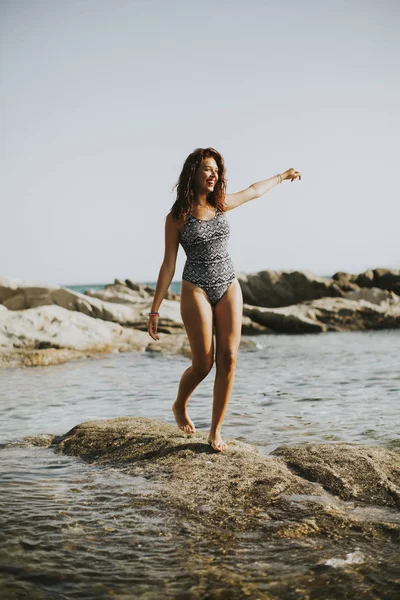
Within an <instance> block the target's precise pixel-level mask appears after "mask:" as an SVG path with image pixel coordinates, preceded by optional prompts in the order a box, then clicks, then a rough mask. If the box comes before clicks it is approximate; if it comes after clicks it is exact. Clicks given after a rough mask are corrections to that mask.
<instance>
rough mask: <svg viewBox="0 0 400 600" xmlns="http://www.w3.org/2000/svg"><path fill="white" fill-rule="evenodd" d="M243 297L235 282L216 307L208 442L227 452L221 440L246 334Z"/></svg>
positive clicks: (216, 448)
mask: <svg viewBox="0 0 400 600" xmlns="http://www.w3.org/2000/svg"><path fill="white" fill-rule="evenodd" d="M242 315H243V296H242V290H241V287H240V283H239V282H238V280H237V279H234V281H233V282H232V284H231V285H230V286H229V288H228V289H227V291H226V292H225V294H224V295H223V296H222V298H221V299H220V300H219V301H218V302H217V304H216V305H215V306H214V326H215V337H216V353H215V362H216V367H217V372H216V376H215V382H214V401H213V409H212V419H211V429H210V433H209V436H208V441H209V443H210V444H211V446H212V447H213V448H214V450H219V451H221V450H224V449H225V448H226V444H225V442H224V441H223V439H222V437H221V427H222V421H223V420H224V416H225V412H226V408H227V406H228V400H229V396H230V393H231V390H232V386H233V381H234V378H235V371H236V360H237V354H238V350H239V345H240V338H241V333H242Z"/></svg>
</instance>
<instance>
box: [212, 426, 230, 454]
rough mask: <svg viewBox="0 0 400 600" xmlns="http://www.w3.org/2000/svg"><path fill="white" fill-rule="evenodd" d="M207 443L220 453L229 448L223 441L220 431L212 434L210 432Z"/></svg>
mask: <svg viewBox="0 0 400 600" xmlns="http://www.w3.org/2000/svg"><path fill="white" fill-rule="evenodd" d="M207 442H208V443H209V444H210V446H211V448H213V449H214V450H217V451H218V452H222V451H223V450H225V448H227V445H226V444H225V442H224V440H223V439H222V437H221V434H220V432H219V431H215V432H214V433H211V431H210V433H209V435H208V439H207Z"/></svg>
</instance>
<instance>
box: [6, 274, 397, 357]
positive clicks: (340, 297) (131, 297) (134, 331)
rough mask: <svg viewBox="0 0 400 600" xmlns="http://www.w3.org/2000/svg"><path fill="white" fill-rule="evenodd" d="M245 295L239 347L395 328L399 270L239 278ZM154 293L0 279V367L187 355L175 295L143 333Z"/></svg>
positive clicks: (122, 285)
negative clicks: (152, 329)
mask: <svg viewBox="0 0 400 600" xmlns="http://www.w3.org/2000/svg"><path fill="white" fill-rule="evenodd" d="M237 277H238V280H239V282H240V285H241V289H242V293H243V300H244V306H243V319H242V343H241V347H242V348H249V347H251V348H252V347H254V346H255V343H254V341H253V340H252V339H249V338H247V336H253V335H257V334H279V333H286V334H288V333H289V334H301V333H323V332H329V331H355V330H368V329H385V328H398V327H400V270H390V269H383V268H377V269H373V270H372V269H369V270H367V271H365V272H364V273H360V274H350V273H343V272H338V273H335V274H334V275H333V277H332V278H325V277H319V276H317V275H315V274H313V273H311V272H310V271H271V270H265V271H259V272H258V273H253V274H245V273H238V274H237ZM153 295H154V289H153V288H151V287H148V286H145V285H142V284H138V283H135V282H133V281H131V280H130V279H126V280H125V281H122V280H118V279H116V280H115V281H114V283H113V284H109V285H107V286H106V287H105V289H104V290H103V291H100V292H98V291H91V290H88V291H87V292H86V293H85V294H81V293H78V292H74V291H72V290H69V289H68V288H65V287H61V286H57V285H48V286H44V285H38V284H35V283H32V282H23V281H17V280H11V279H9V278H5V277H3V278H0V366H7V367H10V366H36V365H48V364H57V363H60V362H65V361H66V360H71V359H76V358H80V357H84V356H87V357H94V356H99V355H101V354H104V353H109V352H128V351H137V352H158V353H162V354H181V355H185V356H188V357H190V346H189V343H188V340H187V336H186V333H185V330H184V327H183V323H182V318H181V316H180V306H179V295H178V294H174V293H173V292H171V291H168V293H167V295H166V297H165V299H164V300H163V303H162V311H161V317H160V320H159V333H160V340H159V341H157V342H155V341H154V340H152V339H151V338H150V336H149V335H148V333H147V312H148V311H149V309H150V307H151V303H152V299H153Z"/></svg>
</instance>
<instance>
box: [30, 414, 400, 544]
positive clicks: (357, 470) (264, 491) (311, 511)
mask: <svg viewBox="0 0 400 600" xmlns="http://www.w3.org/2000/svg"><path fill="white" fill-rule="evenodd" d="M206 438H207V433H206V432H204V433H203V432H196V433H195V434H193V435H189V434H184V433H183V432H180V431H179V430H178V429H177V427H175V426H173V425H169V424H165V423H161V422H159V421H157V420H155V419H150V418H145V417H120V418H115V419H104V420H98V421H97V420H96V421H87V422H84V423H81V424H79V425H77V426H76V427H74V428H73V429H71V430H70V431H68V432H67V433H66V434H65V435H62V436H54V435H50V434H45V435H42V436H40V435H39V436H33V437H28V438H25V439H24V440H23V443H24V444H33V445H36V446H46V447H50V448H52V449H53V450H54V452H55V453H59V454H66V455H69V456H76V457H79V458H81V459H83V460H85V461H89V462H91V463H96V464H98V465H102V466H106V467H107V466H109V467H113V468H118V469H119V470H121V471H123V472H124V473H126V474H128V475H138V474H140V475H141V476H142V477H145V478H147V479H148V480H149V481H150V482H153V483H154V484H155V486H157V489H158V492H157V493H158V494H159V495H160V498H162V499H163V503H164V504H167V505H170V506H171V507H175V508H179V510H180V511H184V512H185V514H186V515H187V516H190V518H191V519H192V520H194V521H196V522H199V524H202V523H203V524H207V525H208V526H210V525H212V524H215V525H216V526H218V527H221V526H226V527H232V526H234V528H235V529H236V530H237V529H245V530H247V531H248V530H250V529H253V528H256V529H257V528H260V527H261V528H262V529H263V530H264V532H265V534H266V535H267V537H268V538H277V537H278V538H279V537H286V538H310V537H311V538H315V537H317V538H321V539H324V538H330V539H344V538H346V537H348V536H352V537H356V538H358V539H360V540H361V539H364V540H367V541H368V540H373V539H376V538H379V539H381V538H385V539H386V540H388V543H389V542H395V540H398V539H399V535H400V518H399V513H398V509H399V508H400V451H399V450H398V449H397V451H395V450H388V449H385V448H383V447H379V446H364V445H353V444H346V443H332V444H315V443H307V444H301V445H293V446H280V447H278V448H276V449H275V450H274V451H273V452H272V453H271V454H269V455H267V456H264V455H262V454H261V453H260V451H259V450H258V449H257V447H255V446H252V445H250V444H246V443H243V442H240V441H238V440H234V439H228V438H225V439H226V442H227V444H228V447H227V449H226V451H225V452H223V453H218V452H214V451H213V450H212V449H211V448H210V446H209V445H208V444H207V439H206Z"/></svg>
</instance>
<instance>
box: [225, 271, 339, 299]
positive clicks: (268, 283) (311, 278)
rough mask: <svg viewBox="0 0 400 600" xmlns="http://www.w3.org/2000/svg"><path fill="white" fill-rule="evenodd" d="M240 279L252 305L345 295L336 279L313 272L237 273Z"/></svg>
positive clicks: (244, 296) (246, 296)
mask: <svg viewBox="0 0 400 600" xmlns="http://www.w3.org/2000/svg"><path fill="white" fill-rule="evenodd" d="M237 278H238V280H239V283H240V286H241V288H242V293H243V301H244V302H245V303H246V304H252V305H253V306H264V307H266V308H278V307H281V306H290V305H293V304H297V303H300V302H304V301H306V300H314V299H316V298H323V297H326V296H329V297H338V296H339V297H340V296H343V292H342V290H341V289H340V287H339V286H338V285H337V283H336V282H335V281H333V280H331V279H327V278H325V277H319V276H318V275H315V274H314V273H312V272H311V271H259V272H257V273H247V274H246V273H237Z"/></svg>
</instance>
